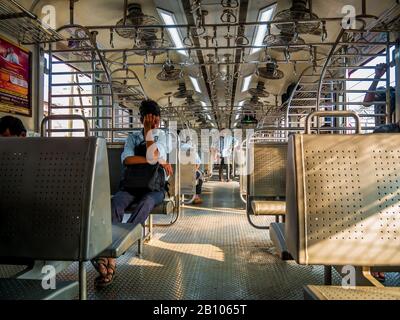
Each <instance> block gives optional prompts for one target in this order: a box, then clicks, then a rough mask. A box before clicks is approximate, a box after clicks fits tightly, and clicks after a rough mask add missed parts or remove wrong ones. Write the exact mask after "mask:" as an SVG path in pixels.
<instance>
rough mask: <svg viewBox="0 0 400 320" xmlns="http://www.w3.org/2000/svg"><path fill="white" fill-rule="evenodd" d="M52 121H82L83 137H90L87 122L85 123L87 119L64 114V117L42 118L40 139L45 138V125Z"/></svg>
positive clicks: (51, 116) (76, 115)
mask: <svg viewBox="0 0 400 320" xmlns="http://www.w3.org/2000/svg"><path fill="white" fill-rule="evenodd" d="M52 120H81V121H83V125H84V130H85V136H86V137H89V136H90V131H89V122H88V121H87V119H86V118H85V117H83V116H81V115H78V114H65V115H50V116H47V117H45V118H43V120H42V122H41V125H40V135H41V136H42V137H45V133H46V123H47V122H50V121H52Z"/></svg>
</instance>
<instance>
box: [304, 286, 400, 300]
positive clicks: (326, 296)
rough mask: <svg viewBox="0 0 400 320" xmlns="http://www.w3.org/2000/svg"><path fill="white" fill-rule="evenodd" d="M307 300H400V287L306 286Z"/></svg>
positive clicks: (305, 295) (305, 296)
mask: <svg viewBox="0 0 400 320" xmlns="http://www.w3.org/2000/svg"><path fill="white" fill-rule="evenodd" d="M304 299H306V300H400V288H395V287H392V288H390V287H386V288H378V287H359V286H357V287H355V288H354V289H353V288H343V287H339V286H313V285H310V286H306V287H305V289H304Z"/></svg>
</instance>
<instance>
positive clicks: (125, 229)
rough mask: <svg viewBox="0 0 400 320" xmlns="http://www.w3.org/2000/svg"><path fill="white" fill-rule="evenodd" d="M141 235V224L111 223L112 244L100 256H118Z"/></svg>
mask: <svg viewBox="0 0 400 320" xmlns="http://www.w3.org/2000/svg"><path fill="white" fill-rule="evenodd" d="M142 237H143V226H142V225H141V224H137V225H133V224H131V223H113V225H112V244H111V245H110V246H109V247H108V248H107V249H106V250H104V251H103V252H102V253H101V254H100V256H103V257H108V258H118V257H120V256H122V255H123V254H124V253H125V252H126V251H128V250H129V248H130V247H131V246H133V245H134V244H135V243H136V242H140V241H141V239H142ZM139 245H140V243H139Z"/></svg>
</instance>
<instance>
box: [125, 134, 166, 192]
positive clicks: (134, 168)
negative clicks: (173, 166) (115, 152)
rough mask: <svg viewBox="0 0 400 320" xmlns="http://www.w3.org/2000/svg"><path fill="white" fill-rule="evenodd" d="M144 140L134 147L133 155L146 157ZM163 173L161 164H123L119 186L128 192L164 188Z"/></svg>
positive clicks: (160, 189)
mask: <svg viewBox="0 0 400 320" xmlns="http://www.w3.org/2000/svg"><path fill="white" fill-rule="evenodd" d="M146 152H147V149H146V142H145V141H144V142H142V143H141V144H140V145H138V146H137V147H136V148H135V155H137V156H142V157H146ZM165 182H166V181H165V174H164V169H163V168H162V166H161V165H160V164H159V163H158V162H157V163H156V164H154V165H153V164H149V163H143V164H134V165H129V166H125V168H124V172H123V176H122V180H121V184H120V187H121V189H122V190H129V191H130V192H140V193H143V192H151V191H162V190H164V189H165Z"/></svg>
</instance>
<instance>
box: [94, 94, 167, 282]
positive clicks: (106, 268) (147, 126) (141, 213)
mask: <svg viewBox="0 0 400 320" xmlns="http://www.w3.org/2000/svg"><path fill="white" fill-rule="evenodd" d="M160 116H161V112H160V107H159V106H158V104H157V103H156V102H154V101H151V100H145V101H143V102H142V104H141V106H140V121H141V123H142V124H143V129H142V131H140V132H135V133H131V134H130V135H129V136H128V138H127V140H126V143H125V148H124V151H123V153H122V155H121V161H122V163H123V164H124V165H125V166H126V167H127V166H135V165H143V164H148V163H149V162H150V161H151V163H153V161H154V162H158V163H160V164H161V166H162V167H163V168H164V170H162V171H163V174H165V175H166V176H171V175H172V174H173V171H172V166H171V165H170V164H169V163H167V162H166V161H165V159H166V144H165V143H164V140H163V137H162V133H163V132H161V131H160V130H158V128H159V126H160ZM154 146H155V147H154ZM148 150H152V151H153V154H151V152H148ZM124 179H125V177H124ZM132 184H135V181H133V183H132ZM121 185H123V184H121ZM163 188H164V187H163ZM164 194H165V190H161V191H150V190H148V189H146V188H143V189H140V188H139V189H138V188H135V189H127V188H126V187H123V186H121V188H120V191H118V192H117V193H116V194H115V195H114V196H113V198H112V200H111V209H112V221H113V222H122V220H123V217H124V213H125V210H126V209H127V208H128V207H129V206H130V205H131V204H132V203H133V202H136V203H137V206H136V207H135V209H134V210H133V212H132V215H131V217H130V218H129V220H128V223H133V224H135V225H136V224H139V223H141V224H142V225H144V223H145V221H146V220H147V218H148V217H149V214H150V212H151V211H152V210H153V209H154V208H155V207H156V206H157V205H159V204H161V203H162V201H163V200H164ZM93 263H94V266H95V268H96V269H97V271H98V272H99V273H100V276H99V277H98V278H96V286H98V287H105V286H107V285H109V284H110V283H111V282H112V281H113V278H114V276H115V268H116V261H115V259H112V258H105V257H103V258H98V259H96V260H95V261H94V262H93Z"/></svg>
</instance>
